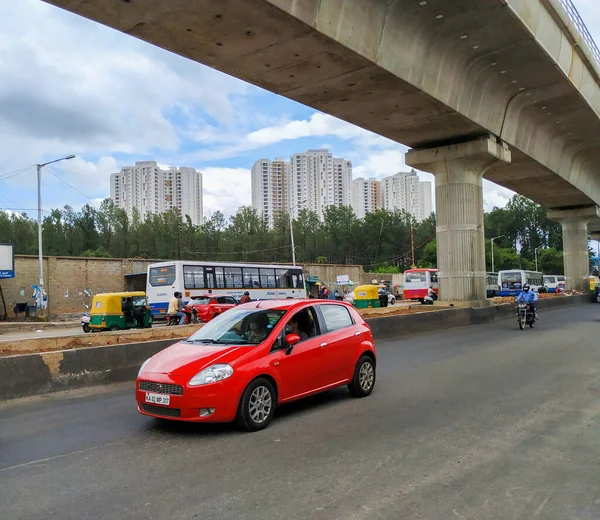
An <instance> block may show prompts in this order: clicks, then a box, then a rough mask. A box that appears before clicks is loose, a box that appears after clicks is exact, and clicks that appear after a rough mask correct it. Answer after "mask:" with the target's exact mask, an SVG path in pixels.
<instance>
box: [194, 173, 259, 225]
mask: <svg viewBox="0 0 600 520" xmlns="http://www.w3.org/2000/svg"><path fill="white" fill-rule="evenodd" d="M201 171H202V187H203V190H204V200H203V203H204V216H205V217H210V216H211V215H212V214H213V213H214V212H215V211H222V212H223V213H224V214H225V216H226V217H229V216H231V215H233V214H234V213H235V212H236V211H237V210H238V208H239V207H240V206H250V205H251V203H252V195H251V191H250V170H249V169H246V168H220V167H217V166H212V167H208V168H202V170H201Z"/></svg>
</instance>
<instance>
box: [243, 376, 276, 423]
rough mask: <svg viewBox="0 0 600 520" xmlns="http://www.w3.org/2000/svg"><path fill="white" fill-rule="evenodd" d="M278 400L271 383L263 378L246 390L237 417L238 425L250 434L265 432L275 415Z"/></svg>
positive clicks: (252, 383)
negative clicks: (259, 431)
mask: <svg viewBox="0 0 600 520" xmlns="http://www.w3.org/2000/svg"><path fill="white" fill-rule="evenodd" d="M276 404H277V398H276V394H275V389H274V388H273V385H272V384H271V382H270V381H269V380H267V379H265V378H263V377H259V378H258V379H255V380H254V381H252V382H251V383H250V384H249V385H248V386H247V387H246V390H244V393H243V394H242V398H241V399H240V404H239V406H238V412H237V416H236V423H237V425H238V426H239V427H240V428H241V429H243V430H246V431H248V432H256V431H258V430H264V429H265V428H266V427H267V426H268V425H269V423H270V422H271V420H272V419H273V415H274V414H275V406H276Z"/></svg>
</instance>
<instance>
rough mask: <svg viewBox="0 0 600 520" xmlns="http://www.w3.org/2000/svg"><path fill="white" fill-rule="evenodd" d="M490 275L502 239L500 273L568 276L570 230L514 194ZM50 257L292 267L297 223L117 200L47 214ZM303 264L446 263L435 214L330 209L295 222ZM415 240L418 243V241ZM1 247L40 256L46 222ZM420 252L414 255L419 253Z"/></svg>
mask: <svg viewBox="0 0 600 520" xmlns="http://www.w3.org/2000/svg"><path fill="white" fill-rule="evenodd" d="M484 219H485V236H486V239H487V242H486V263H487V269H491V248H490V242H489V240H490V239H491V238H495V237H498V236H501V235H503V236H502V238H500V239H498V240H495V241H494V253H495V254H494V259H495V266H494V267H495V269H496V270H500V269H510V268H519V267H520V268H529V269H533V268H534V267H535V250H536V248H537V249H538V251H539V258H538V260H539V262H538V264H539V269H540V270H543V271H544V272H559V273H560V272H562V256H561V254H562V253H561V249H562V230H561V227H560V225H559V224H557V223H556V222H551V221H549V220H548V219H547V217H546V213H545V211H544V209H543V208H542V207H540V206H539V205H537V204H535V203H533V202H532V201H530V200H528V199H526V198H524V197H521V196H519V195H515V196H514V197H513V198H512V199H511V201H510V202H509V204H508V205H507V206H506V207H505V208H494V209H492V210H491V211H489V212H487V213H486V214H485V217H484ZM42 228H43V230H42V231H43V239H44V252H45V253H46V254H51V255H71V256H79V255H93V256H113V257H128V256H129V257H143V258H153V259H178V258H179V259H184V258H185V259H190V260H192V259H194V260H223V261H228V260H230V261H251V262H265V263H268V262H275V263H277V262H282V263H288V262H291V260H292V249H291V240H290V221H289V215H288V214H286V213H280V214H278V215H276V216H275V221H274V226H273V228H271V229H270V228H269V227H268V226H267V225H266V223H265V221H264V219H263V218H262V216H261V215H259V214H258V213H257V212H256V210H254V209H253V208H249V207H245V208H241V209H240V210H239V211H238V212H237V213H236V214H235V215H233V216H232V217H231V218H230V219H229V220H226V219H225V216H224V215H223V213H221V212H218V211H217V212H215V213H214V214H213V215H212V216H211V217H210V218H206V219H204V222H203V223H202V225H200V226H195V225H194V224H193V223H192V221H191V219H190V217H189V216H187V215H182V214H181V213H180V211H179V210H177V209H173V210H170V211H167V212H164V213H161V214H159V215H154V214H145V215H140V214H139V213H138V211H137V210H135V209H134V210H133V212H132V213H131V216H130V217H129V216H128V215H127V213H126V212H125V211H123V210H122V209H120V208H117V207H115V205H114V203H113V202H112V201H111V200H110V199H106V200H104V201H102V203H101V204H100V206H99V208H98V209H96V208H94V207H92V206H91V205H89V204H86V205H84V206H83V207H82V208H81V210H79V211H75V210H74V209H73V208H72V207H71V206H65V207H64V208H63V209H53V210H52V211H51V212H50V213H48V214H46V215H45V216H44V221H43V226H42ZM293 230H294V242H295V246H296V259H297V261H298V262H304V263H313V262H317V263H327V262H332V263H341V264H360V265H363V266H365V268H366V269H367V270H376V271H379V272H381V271H382V270H388V271H394V270H399V271H401V272H402V271H404V270H405V269H406V268H408V267H409V266H410V265H411V264H412V263H413V250H414V259H415V263H416V264H417V265H419V266H422V267H435V266H436V265H437V251H436V242H435V231H436V220H435V215H433V214H432V215H431V216H430V217H429V218H427V219H425V220H423V221H421V222H417V221H416V220H415V219H414V217H412V216H411V215H409V214H408V213H406V212H404V211H398V210H397V211H388V210H384V209H380V210H378V211H375V212H372V213H368V214H367V215H366V216H365V217H364V218H362V219H359V218H357V217H356V215H355V214H354V212H353V211H352V209H351V208H349V207H346V206H331V207H329V208H327V209H326V211H325V214H324V217H323V219H319V217H318V215H317V214H316V213H314V212H311V211H308V210H306V209H301V210H300V211H299V212H298V217H297V218H296V219H294V222H293ZM411 235H412V240H411ZM0 242H12V243H13V244H14V245H15V252H16V253H17V254H36V253H37V222H36V220H35V219H32V218H30V217H29V216H28V215H27V214H25V213H23V214H17V213H6V212H0ZM413 246H414V247H413Z"/></svg>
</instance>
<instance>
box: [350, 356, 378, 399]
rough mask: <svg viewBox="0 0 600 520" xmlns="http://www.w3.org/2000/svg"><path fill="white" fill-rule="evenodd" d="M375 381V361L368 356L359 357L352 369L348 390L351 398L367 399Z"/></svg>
mask: <svg viewBox="0 0 600 520" xmlns="http://www.w3.org/2000/svg"><path fill="white" fill-rule="evenodd" d="M376 379H377V373H376V371H375V361H373V358H371V357H370V356H361V358H360V359H359V360H358V363H356V366H355V367H354V377H353V378H352V382H351V383H350V384H349V385H348V390H350V394H352V396H353V397H367V396H368V395H370V394H371V392H372V391H373V388H375V380H376Z"/></svg>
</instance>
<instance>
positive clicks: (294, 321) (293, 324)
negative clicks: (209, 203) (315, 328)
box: [288, 312, 309, 341]
mask: <svg viewBox="0 0 600 520" xmlns="http://www.w3.org/2000/svg"><path fill="white" fill-rule="evenodd" d="M308 322H309V318H308V314H306V313H304V312H299V313H298V314H296V315H295V316H292V317H291V318H290V321H289V323H288V327H289V331H288V334H298V336H300V341H305V340H307V339H308V334H307V332H304V330H302V329H305V330H309V328H308V327H307V326H306V325H307V324H308ZM301 323H302V329H301V328H300V327H301V325H300V324H301Z"/></svg>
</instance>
